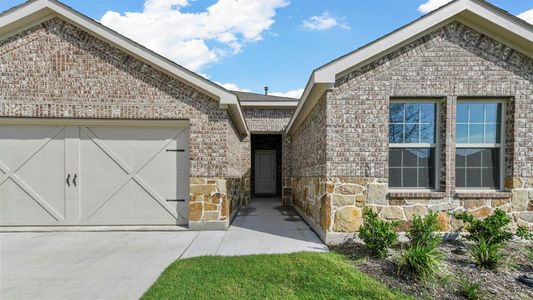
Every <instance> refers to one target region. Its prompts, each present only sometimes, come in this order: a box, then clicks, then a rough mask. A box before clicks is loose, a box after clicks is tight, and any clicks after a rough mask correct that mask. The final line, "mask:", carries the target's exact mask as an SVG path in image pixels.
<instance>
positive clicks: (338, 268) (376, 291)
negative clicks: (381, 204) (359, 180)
mask: <svg viewBox="0 0 533 300" xmlns="http://www.w3.org/2000/svg"><path fill="white" fill-rule="evenodd" d="M142 299H412V298H410V297H408V296H406V295H404V294H402V293H400V292H399V291H395V290H392V289H389V288H388V287H386V286H385V285H383V284H381V283H379V282H377V281H376V280H374V279H372V278H370V277H368V276H366V275H364V274H363V273H361V272H360V271H358V270H357V269H356V268H355V267H354V266H353V265H351V264H350V262H349V261H348V260H347V259H346V258H345V257H343V256H342V255H341V254H337V253H331V252H330V253H310V252H300V253H292V254H276V255H251V256H233V257H220V256H203V257H197V258H191V259H184V260H177V261H175V262H174V263H172V264H171V265H170V266H169V267H168V268H167V269H166V270H165V271H164V272H163V274H161V276H160V277H159V279H158V280H157V281H156V282H155V283H154V284H153V285H152V287H151V288H150V289H149V290H148V291H147V292H146V293H145V294H144V295H143V297H142Z"/></svg>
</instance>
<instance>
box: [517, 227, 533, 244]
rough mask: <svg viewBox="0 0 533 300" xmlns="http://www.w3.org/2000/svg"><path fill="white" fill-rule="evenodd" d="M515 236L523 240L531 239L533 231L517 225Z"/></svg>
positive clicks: (532, 239) (532, 238)
mask: <svg viewBox="0 0 533 300" xmlns="http://www.w3.org/2000/svg"><path fill="white" fill-rule="evenodd" d="M516 236H517V237H519V238H521V239H524V240H529V241H533V232H531V231H529V229H528V228H527V227H526V226H518V229H517V230H516Z"/></svg>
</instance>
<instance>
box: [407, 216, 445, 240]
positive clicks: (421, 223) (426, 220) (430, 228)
mask: <svg viewBox="0 0 533 300" xmlns="http://www.w3.org/2000/svg"><path fill="white" fill-rule="evenodd" d="M440 230H441V226H440V224H439V221H438V218H437V213H435V212H430V213H429V214H427V215H426V216H425V217H420V216H415V218H414V219H413V224H412V226H411V228H410V229H409V231H408V232H407V237H408V238H409V241H410V243H411V245H413V246H415V245H418V246H421V247H432V248H436V247H438V246H439V244H440V243H441V241H442V238H441V237H440V236H439V235H438V234H437V233H436V231H440Z"/></svg>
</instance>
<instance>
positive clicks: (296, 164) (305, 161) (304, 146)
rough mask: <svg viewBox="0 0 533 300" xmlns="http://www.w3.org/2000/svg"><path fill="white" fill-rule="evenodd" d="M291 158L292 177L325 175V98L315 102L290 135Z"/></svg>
mask: <svg viewBox="0 0 533 300" xmlns="http://www.w3.org/2000/svg"><path fill="white" fill-rule="evenodd" d="M328 105H329V104H328ZM291 156H292V171H291V174H292V177H299V176H305V177H309V176H319V177H320V176H326V175H327V174H326V97H325V96H324V97H322V98H321V99H320V100H319V101H318V102H317V104H316V105H315V107H314V108H313V109H312V111H311V112H310V113H309V115H307V117H306V118H305V120H304V121H303V123H302V124H301V125H300V126H299V127H298V129H296V131H295V132H294V134H293V135H292V138H291Z"/></svg>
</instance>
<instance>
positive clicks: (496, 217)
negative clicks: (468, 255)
mask: <svg viewBox="0 0 533 300" xmlns="http://www.w3.org/2000/svg"><path fill="white" fill-rule="evenodd" d="M455 218H457V219H459V220H463V221H464V222H465V223H466V226H465V229H466V231H467V232H468V233H469V235H468V236H467V239H468V240H471V241H474V242H475V241H479V240H480V239H484V240H485V241H488V240H489V239H490V240H491V243H494V244H502V243H503V244H505V243H506V242H507V241H509V240H511V239H512V238H513V234H512V233H511V232H510V231H508V230H506V229H505V226H507V225H509V223H511V217H509V216H508V215H507V214H506V213H505V212H504V211H503V210H501V209H496V210H495V211H494V213H493V214H492V215H490V216H488V217H486V218H485V219H483V220H478V219H476V218H475V217H474V216H472V215H471V214H469V213H466V212H464V213H460V214H456V215H455Z"/></svg>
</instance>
